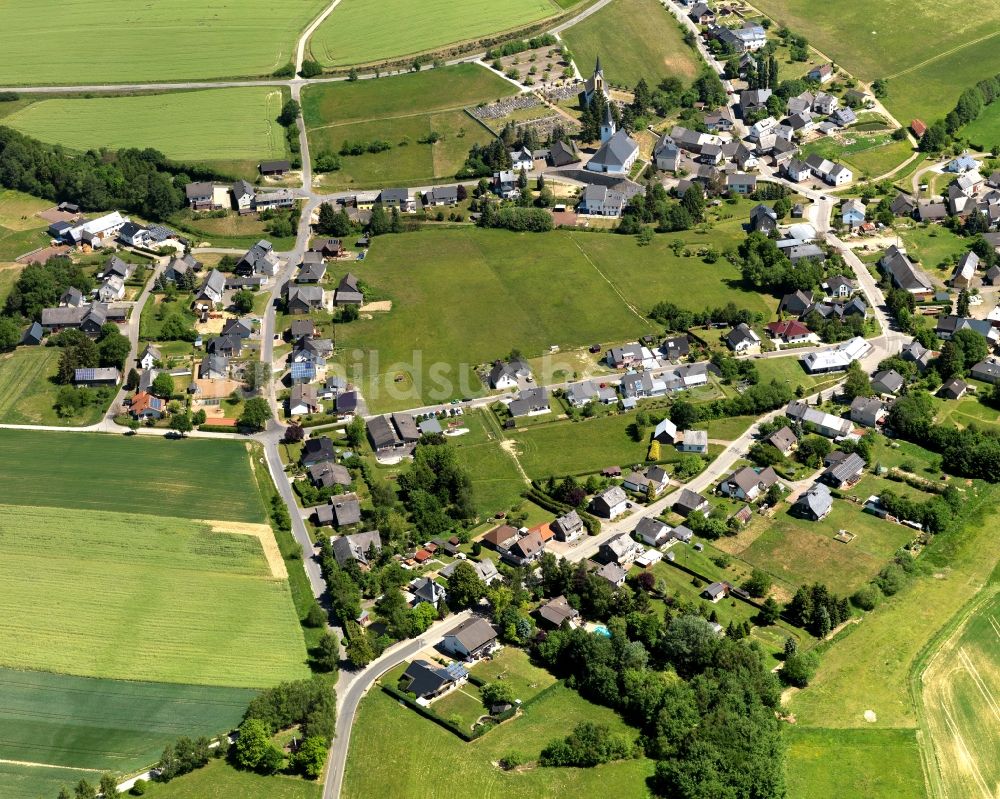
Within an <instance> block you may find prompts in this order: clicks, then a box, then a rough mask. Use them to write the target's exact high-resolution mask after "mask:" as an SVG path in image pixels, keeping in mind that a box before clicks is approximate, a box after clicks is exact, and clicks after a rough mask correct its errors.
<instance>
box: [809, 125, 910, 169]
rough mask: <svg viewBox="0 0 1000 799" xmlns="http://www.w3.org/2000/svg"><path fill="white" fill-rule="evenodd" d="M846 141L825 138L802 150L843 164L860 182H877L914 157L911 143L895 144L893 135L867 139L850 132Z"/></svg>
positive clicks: (881, 135) (845, 138)
mask: <svg viewBox="0 0 1000 799" xmlns="http://www.w3.org/2000/svg"><path fill="white" fill-rule="evenodd" d="M843 139H844V141H839V140H837V139H831V138H822V139H817V140H816V141H813V142H810V143H809V144H805V145H803V146H802V154H803V155H819V156H822V157H823V158H829V159H830V160H831V161H842V162H844V163H845V164H847V166H849V167H851V168H852V169H853V171H854V174H855V177H856V178H858V179H860V178H862V177H863V176H865V175H870V176H871V177H873V178H875V177H878V176H880V175H884V174H885V173H886V172H889V171H891V170H893V169H895V168H896V167H897V166H899V165H900V164H901V163H903V161H905V160H906V159H907V158H909V157H910V155H912V153H913V150H912V147H911V145H910V143H909V142H908V141H905V140H904V141H894V140H893V139H892V137H891V136H890V135H889V134H884V133H883V134H877V135H874V136H863V135H860V134H856V133H853V132H851V131H848V132H847V133H846V134H845V135H844V137H843Z"/></svg>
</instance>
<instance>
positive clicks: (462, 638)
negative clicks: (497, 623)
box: [441, 616, 497, 661]
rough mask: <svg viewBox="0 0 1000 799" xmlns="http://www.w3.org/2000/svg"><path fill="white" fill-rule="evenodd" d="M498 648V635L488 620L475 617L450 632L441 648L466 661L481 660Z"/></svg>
mask: <svg viewBox="0 0 1000 799" xmlns="http://www.w3.org/2000/svg"><path fill="white" fill-rule="evenodd" d="M496 647H497V633H496V630H494V629H493V625H491V624H490V623H489V622H488V621H486V619H484V618H481V617H479V616H475V617H473V618H471V619H468V620H466V621H463V622H462V623H461V624H460V625H458V627H456V628H455V629H453V630H451V631H450V632H448V633H447V634H446V635H445V636H444V639H443V640H442V641H441V648H442V649H443V650H444V651H445V652H449V653H451V654H453V655H455V656H456V657H459V658H461V659H462V660H465V661H471V660H479V659H480V658H482V657H485V656H486V655H488V654H490V653H491V652H492V651H493V650H494V649H496Z"/></svg>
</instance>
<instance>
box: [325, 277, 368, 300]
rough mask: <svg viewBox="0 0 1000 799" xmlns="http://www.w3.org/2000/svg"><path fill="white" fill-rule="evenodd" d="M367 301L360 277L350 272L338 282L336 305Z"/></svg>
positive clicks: (335, 297) (335, 296) (335, 295)
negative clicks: (360, 283) (360, 285)
mask: <svg viewBox="0 0 1000 799" xmlns="http://www.w3.org/2000/svg"><path fill="white" fill-rule="evenodd" d="M364 301H365V295H364V292H363V291H362V290H361V288H360V287H359V286H358V278H357V277H356V276H355V275H352V274H351V273H350V272H348V273H347V274H346V275H344V277H343V278H341V281H340V283H338V284H337V291H336V293H335V294H334V300H333V304H334V305H361V304H363V303H364Z"/></svg>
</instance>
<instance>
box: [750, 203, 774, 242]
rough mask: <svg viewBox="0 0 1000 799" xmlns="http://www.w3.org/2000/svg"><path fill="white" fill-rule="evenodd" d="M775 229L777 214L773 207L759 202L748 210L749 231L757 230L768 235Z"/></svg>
mask: <svg viewBox="0 0 1000 799" xmlns="http://www.w3.org/2000/svg"><path fill="white" fill-rule="evenodd" d="M777 229H778V215H777V214H776V213H775V212H774V209H773V208H769V207H768V206H766V205H764V204H763V203H759V204H757V205H755V206H754V207H753V208H752V209H751V210H750V225H749V230H750V232H751V233H753V232H755V231H757V232H760V233H763V234H765V235H770V234H771V233H773V232H774V231H775V230H777Z"/></svg>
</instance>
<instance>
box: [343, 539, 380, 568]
mask: <svg viewBox="0 0 1000 799" xmlns="http://www.w3.org/2000/svg"><path fill="white" fill-rule="evenodd" d="M330 545H331V548H332V549H333V556H334V557H335V558H336V559H337V563H339V564H340V565H341V566H347V564H348V563H349V562H351V561H355V562H357V563H359V564H361V565H362V566H367V565H368V563H369V556H370V555H371V554H372V553H375V554H378V553H379V552H381V551H382V536H381V535H380V534H379V531H378V530H369V531H367V532H364V533H352V534H350V535H339V536H331V538H330Z"/></svg>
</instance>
